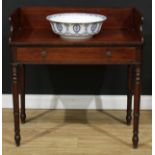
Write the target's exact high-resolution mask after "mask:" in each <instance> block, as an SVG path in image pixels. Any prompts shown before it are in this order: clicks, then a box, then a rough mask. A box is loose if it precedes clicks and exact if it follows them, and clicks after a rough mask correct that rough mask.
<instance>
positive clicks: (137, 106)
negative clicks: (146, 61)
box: [132, 65, 141, 148]
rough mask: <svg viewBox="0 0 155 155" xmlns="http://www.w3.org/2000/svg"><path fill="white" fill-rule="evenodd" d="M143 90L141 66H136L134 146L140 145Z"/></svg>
mask: <svg viewBox="0 0 155 155" xmlns="http://www.w3.org/2000/svg"><path fill="white" fill-rule="evenodd" d="M140 92H141V67H140V65H136V66H135V90H134V114H133V117H134V121H133V139H132V140H133V147H134V148H137V147H138V140H139V138H138V128H139V109H140Z"/></svg>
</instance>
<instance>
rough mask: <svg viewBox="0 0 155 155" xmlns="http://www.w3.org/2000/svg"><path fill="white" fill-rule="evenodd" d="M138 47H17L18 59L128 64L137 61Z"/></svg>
mask: <svg viewBox="0 0 155 155" xmlns="http://www.w3.org/2000/svg"><path fill="white" fill-rule="evenodd" d="M139 53H140V52H139V50H138V49H137V48H133V47H129V48H121V47H117V48H97V47H94V48H87V47H83V48H78V47H77V48H71V47H70V48H17V50H16V61H18V62H22V63H32V64H33V63H50V64H116V63H118V64H122V63H123V64H128V63H137V62H138V61H139V60H140V54H139Z"/></svg>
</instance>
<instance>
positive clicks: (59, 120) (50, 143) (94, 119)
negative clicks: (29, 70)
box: [3, 109, 152, 155]
mask: <svg viewBox="0 0 155 155" xmlns="http://www.w3.org/2000/svg"><path fill="white" fill-rule="evenodd" d="M125 115H126V111H116V110H115V111H107V110H106V111H96V110H27V122H26V123H25V124H23V125H21V131H22V141H21V144H22V145H21V146H20V147H16V146H15V144H14V139H13V136H14V132H13V128H14V126H13V115H12V109H3V155H43V154H46V155H114V154H116V155H151V150H152V143H151V141H152V140H151V139H152V137H151V132H152V131H151V122H152V120H151V118H152V114H151V111H141V119H140V134H139V138H140V142H139V148H138V149H133V148H132V143H131V135H132V125H131V126H127V125H126V121H125Z"/></svg>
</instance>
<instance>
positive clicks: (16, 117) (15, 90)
mask: <svg viewBox="0 0 155 155" xmlns="http://www.w3.org/2000/svg"><path fill="white" fill-rule="evenodd" d="M17 68H18V66H17V65H16V64H13V65H12V94H13V110H14V128H15V137H14V138H15V142H16V145H17V146H19V145H20V124H19V97H18V95H19V92H18V76H17V74H18V72H17Z"/></svg>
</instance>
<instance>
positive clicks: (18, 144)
mask: <svg viewBox="0 0 155 155" xmlns="http://www.w3.org/2000/svg"><path fill="white" fill-rule="evenodd" d="M15 143H16V146H20V134H19V133H15Z"/></svg>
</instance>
